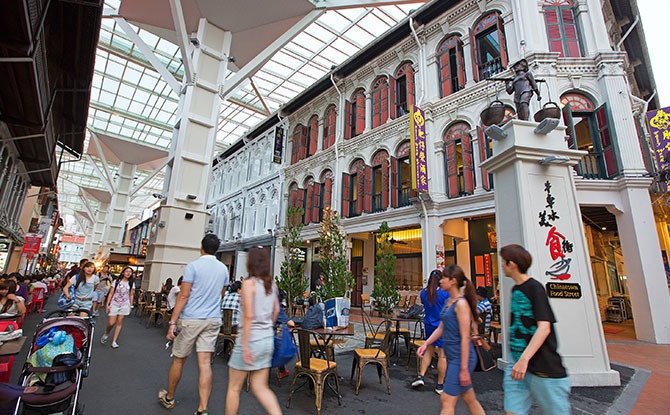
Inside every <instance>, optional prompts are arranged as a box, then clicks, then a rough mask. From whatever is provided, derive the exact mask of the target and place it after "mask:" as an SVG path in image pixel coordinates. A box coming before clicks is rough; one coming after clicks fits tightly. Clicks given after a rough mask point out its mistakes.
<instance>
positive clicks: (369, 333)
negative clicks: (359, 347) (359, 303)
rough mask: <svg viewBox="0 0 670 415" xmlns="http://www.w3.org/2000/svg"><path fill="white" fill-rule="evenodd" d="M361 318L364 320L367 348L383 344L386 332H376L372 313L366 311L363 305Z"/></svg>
mask: <svg viewBox="0 0 670 415" xmlns="http://www.w3.org/2000/svg"><path fill="white" fill-rule="evenodd" d="M361 319H362V320H363V333H364V334H365V348H366V349H369V348H371V347H372V346H373V345H375V344H376V345H379V344H381V342H382V340H383V339H384V334H383V333H376V332H375V327H374V325H373V324H372V320H371V319H370V315H368V313H366V312H365V309H364V308H363V307H361Z"/></svg>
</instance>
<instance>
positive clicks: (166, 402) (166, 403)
mask: <svg viewBox="0 0 670 415" xmlns="http://www.w3.org/2000/svg"><path fill="white" fill-rule="evenodd" d="M158 402H159V403H160V404H161V405H163V407H164V408H167V409H172V408H174V398H172V399H168V397H167V391H166V390H165V389H161V390H159V391H158Z"/></svg>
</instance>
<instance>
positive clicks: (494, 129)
mask: <svg viewBox="0 0 670 415" xmlns="http://www.w3.org/2000/svg"><path fill="white" fill-rule="evenodd" d="M485 133H486V135H488V136H489V137H491V138H492V139H494V140H498V141H499V140H503V139H505V138H507V131H505V130H503V129H502V128H500V127H498V126H497V125H492V126H490V127H489V128H487V129H486V130H485Z"/></svg>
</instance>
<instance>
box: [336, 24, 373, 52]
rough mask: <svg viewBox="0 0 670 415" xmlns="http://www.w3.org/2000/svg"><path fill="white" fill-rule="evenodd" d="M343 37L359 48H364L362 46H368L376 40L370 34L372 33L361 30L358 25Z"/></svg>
mask: <svg viewBox="0 0 670 415" xmlns="http://www.w3.org/2000/svg"><path fill="white" fill-rule="evenodd" d="M343 37H344V38H345V39H347V40H348V41H350V42H354V43H355V44H356V45H357V46H359V47H362V45H367V44H368V43H370V42H372V41H373V40H375V37H374V36H372V35H371V34H370V32H368V31H366V30H363V29H361V27H360V26H358V25H356V26H353V27H352V28H350V29H349V30H347V31H346V32H344V35H343Z"/></svg>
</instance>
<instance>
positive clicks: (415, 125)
mask: <svg viewBox="0 0 670 415" xmlns="http://www.w3.org/2000/svg"><path fill="white" fill-rule="evenodd" d="M410 114H411V116H410V118H409V120H410V121H409V124H410V142H411V143H410V147H411V153H412V154H411V157H410V159H411V163H412V189H414V190H417V191H419V192H427V191H428V164H427V161H426V118H425V116H424V115H425V114H424V112H423V110H422V109H421V108H419V107H410Z"/></svg>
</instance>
